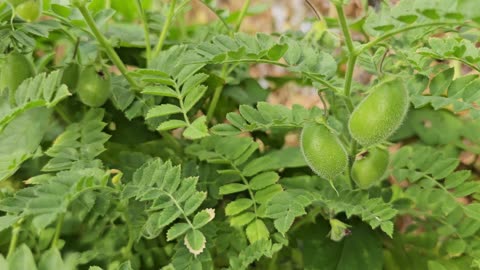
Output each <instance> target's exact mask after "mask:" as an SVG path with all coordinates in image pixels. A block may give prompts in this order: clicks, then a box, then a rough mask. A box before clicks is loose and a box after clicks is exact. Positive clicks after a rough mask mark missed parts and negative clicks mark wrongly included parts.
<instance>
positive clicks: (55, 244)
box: [50, 213, 65, 248]
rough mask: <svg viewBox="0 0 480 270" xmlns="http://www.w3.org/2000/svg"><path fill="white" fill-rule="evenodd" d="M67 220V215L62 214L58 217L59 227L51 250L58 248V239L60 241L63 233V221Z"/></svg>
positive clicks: (56, 229)
mask: <svg viewBox="0 0 480 270" xmlns="http://www.w3.org/2000/svg"><path fill="white" fill-rule="evenodd" d="M64 219H65V213H61V214H60V215H59V216H58V220H57V226H56V227H55V235H54V236H53V240H52V244H51V245H50V247H51V248H55V247H57V243H58V239H60V234H61V232H62V226H63V221H64Z"/></svg>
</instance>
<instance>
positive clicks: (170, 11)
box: [153, 0, 177, 57]
mask: <svg viewBox="0 0 480 270" xmlns="http://www.w3.org/2000/svg"><path fill="white" fill-rule="evenodd" d="M176 4H177V0H172V1H171V2H170V8H169V9H168V15H167V20H166V21H165V23H164V24H163V28H162V32H161V33H160V37H159V39H158V43H157V46H155V51H154V53H153V57H156V56H157V55H158V54H159V53H160V52H161V51H162V47H163V43H164V42H165V38H166V37H167V32H168V29H169V28H170V24H171V23H172V18H173V15H174V14H175V5H176Z"/></svg>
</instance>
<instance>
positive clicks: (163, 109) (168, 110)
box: [145, 104, 182, 119]
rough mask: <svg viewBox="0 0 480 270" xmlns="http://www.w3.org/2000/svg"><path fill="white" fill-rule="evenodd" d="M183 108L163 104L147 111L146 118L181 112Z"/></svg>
mask: <svg viewBox="0 0 480 270" xmlns="http://www.w3.org/2000/svg"><path fill="white" fill-rule="evenodd" d="M181 112H182V109H180V107H178V106H175V105H172V104H162V105H159V106H156V107H153V108H152V109H150V110H149V111H148V113H147V116H146V117H145V119H151V118H155V117H162V116H167V115H171V114H176V113H181Z"/></svg>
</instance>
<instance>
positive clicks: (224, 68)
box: [207, 0, 250, 122]
mask: <svg viewBox="0 0 480 270" xmlns="http://www.w3.org/2000/svg"><path fill="white" fill-rule="evenodd" d="M249 5H250V0H246V1H245V2H244V3H243V6H242V9H241V10H240V15H239V17H238V20H237V22H236V24H235V32H238V30H239V29H240V26H241V25H242V21H243V19H244V18H245V15H246V14H247V10H248V6H249ZM233 34H234V32H230V36H233ZM228 74H229V72H228V65H227V64H226V63H224V64H223V65H222V73H221V75H220V78H221V79H222V80H223V81H225V79H226V77H227V76H228ZM224 86H225V83H222V84H220V85H218V86H217V87H216V88H215V92H214V93H213V98H212V102H210V105H209V107H208V111H207V122H208V121H210V120H212V117H213V114H214V113H215V109H216V108H217V104H218V100H219V99H220V96H221V95H222V91H223V87H224Z"/></svg>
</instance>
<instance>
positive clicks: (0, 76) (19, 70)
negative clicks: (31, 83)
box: [0, 52, 35, 95]
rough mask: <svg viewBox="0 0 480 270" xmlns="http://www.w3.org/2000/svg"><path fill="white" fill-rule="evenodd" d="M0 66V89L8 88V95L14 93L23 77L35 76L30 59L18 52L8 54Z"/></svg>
mask: <svg viewBox="0 0 480 270" xmlns="http://www.w3.org/2000/svg"><path fill="white" fill-rule="evenodd" d="M0 68H1V72H0V91H3V90H4V89H5V88H8V90H9V91H10V95H14V93H15V91H16V90H17V88H18V86H19V85H20V84H21V83H22V82H23V81H24V80H25V79H28V78H30V77H33V76H35V67H34V66H33V64H32V62H31V61H30V59H28V58H27V57H26V56H25V55H23V54H21V53H18V52H12V53H10V54H8V55H7V57H6V58H5V63H4V64H3V65H2V66H1V67H0Z"/></svg>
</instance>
